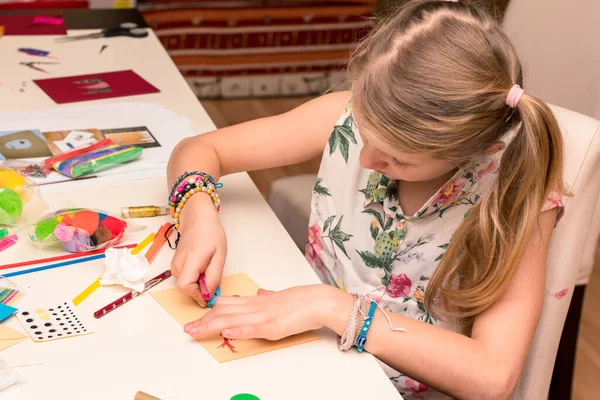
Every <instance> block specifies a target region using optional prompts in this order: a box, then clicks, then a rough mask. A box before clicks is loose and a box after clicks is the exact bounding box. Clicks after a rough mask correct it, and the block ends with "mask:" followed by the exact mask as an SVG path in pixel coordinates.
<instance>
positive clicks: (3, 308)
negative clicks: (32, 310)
mask: <svg viewBox="0 0 600 400" xmlns="http://www.w3.org/2000/svg"><path fill="white" fill-rule="evenodd" d="M17 311H18V310H17V309H16V308H14V307H11V306H7V305H6V304H2V303H0V322H2V321H4V320H5V319H6V318H8V317H10V316H11V315H13V314H14V313H16V312H17Z"/></svg>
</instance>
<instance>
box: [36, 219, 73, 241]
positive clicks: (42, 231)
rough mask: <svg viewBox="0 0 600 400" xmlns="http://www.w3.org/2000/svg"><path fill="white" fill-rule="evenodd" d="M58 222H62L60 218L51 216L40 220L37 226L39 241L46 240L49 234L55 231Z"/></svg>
mask: <svg viewBox="0 0 600 400" xmlns="http://www.w3.org/2000/svg"><path fill="white" fill-rule="evenodd" d="M63 221H64V218H63ZM58 224H60V222H59V220H58V218H50V219H45V220H43V221H40V222H39V223H38V224H37V225H36V226H35V238H36V239H37V240H39V241H43V240H45V239H46V238H47V237H48V236H50V235H52V234H53V233H54V229H56V227H57V226H58ZM65 225H66V224H65Z"/></svg>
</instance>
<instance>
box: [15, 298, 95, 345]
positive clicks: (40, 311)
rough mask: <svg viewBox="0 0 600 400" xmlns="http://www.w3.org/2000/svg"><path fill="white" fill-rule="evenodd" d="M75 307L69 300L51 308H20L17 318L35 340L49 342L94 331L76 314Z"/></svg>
mask: <svg viewBox="0 0 600 400" xmlns="http://www.w3.org/2000/svg"><path fill="white" fill-rule="evenodd" d="M73 308H74V307H73V304H72V303H71V302H70V301H69V302H63V303H61V304H58V305H57V306H55V307H50V308H37V309H35V310H19V311H18V312H17V319H18V320H19V322H20V323H21V325H23V328H25V331H26V332H27V334H28V335H29V336H30V337H31V339H33V340H34V341H35V342H47V341H50V340H56V339H64V338H68V337H73V336H81V335H89V334H90V333H93V332H92V331H91V330H90V329H88V327H86V325H85V324H84V323H83V321H82V320H81V318H79V316H78V315H77V314H75V312H74V311H73Z"/></svg>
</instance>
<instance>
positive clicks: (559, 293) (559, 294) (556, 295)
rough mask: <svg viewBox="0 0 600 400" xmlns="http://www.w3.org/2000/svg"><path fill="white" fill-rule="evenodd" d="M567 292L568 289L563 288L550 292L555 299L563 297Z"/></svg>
mask: <svg viewBox="0 0 600 400" xmlns="http://www.w3.org/2000/svg"><path fill="white" fill-rule="evenodd" d="M567 293H569V289H567V288H564V289H562V290H559V291H558V292H556V293H552V297H554V298H555V299H556V300H560V299H562V298H563V297H565V296H566V295H567Z"/></svg>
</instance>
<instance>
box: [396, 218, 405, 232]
mask: <svg viewBox="0 0 600 400" xmlns="http://www.w3.org/2000/svg"><path fill="white" fill-rule="evenodd" d="M396 229H398V230H399V231H401V230H402V229H404V220H402V221H399V222H398V225H397V226H396Z"/></svg>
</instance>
